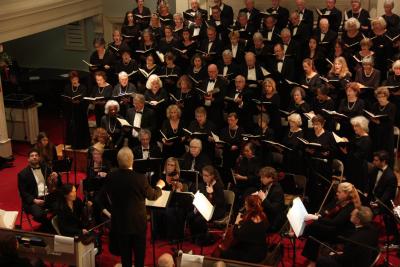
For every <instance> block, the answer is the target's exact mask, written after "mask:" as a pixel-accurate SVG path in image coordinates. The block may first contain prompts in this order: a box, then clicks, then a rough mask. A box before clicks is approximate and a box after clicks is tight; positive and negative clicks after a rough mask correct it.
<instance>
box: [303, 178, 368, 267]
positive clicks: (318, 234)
mask: <svg viewBox="0 0 400 267" xmlns="http://www.w3.org/2000/svg"><path fill="white" fill-rule="evenodd" d="M336 198H337V201H336V204H335V206H334V207H333V208H332V209H330V210H329V211H326V212H324V213H322V214H320V215H319V216H317V215H314V214H309V215H308V216H306V219H307V220H313V222H312V223H311V224H308V225H307V226H306V228H305V229H304V233H303V236H304V237H308V236H313V237H314V238H316V239H317V240H319V241H322V242H326V241H329V242H335V240H336V237H337V236H338V235H341V236H345V237H348V236H349V235H350V234H352V233H353V232H354V225H353V224H352V223H351V222H350V216H351V212H352V211H353V210H354V209H355V208H359V207H360V206H361V202H360V197H359V195H358V192H357V190H356V188H355V187H354V185H352V184H351V183H348V182H344V183H340V184H339V185H338V187H337V192H336ZM318 248H319V243H317V242H316V241H314V240H313V239H311V238H308V239H307V240H306V243H305V245H304V248H303V252H302V255H303V256H304V257H306V258H307V259H308V260H309V264H308V267H313V266H315V261H316V260H317V257H318Z"/></svg>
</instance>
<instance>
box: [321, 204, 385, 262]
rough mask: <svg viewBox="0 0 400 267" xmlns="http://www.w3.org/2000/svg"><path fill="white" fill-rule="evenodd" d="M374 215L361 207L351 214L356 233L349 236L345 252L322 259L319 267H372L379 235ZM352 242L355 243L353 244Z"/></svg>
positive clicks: (368, 209)
mask: <svg viewBox="0 0 400 267" xmlns="http://www.w3.org/2000/svg"><path fill="white" fill-rule="evenodd" d="M372 217H373V213H372V211H371V209H370V208H368V207H365V206H361V207H359V208H356V209H354V210H353V211H352V212H351V217H350V221H351V222H352V223H353V224H354V226H355V228H356V231H355V232H354V233H353V234H352V235H350V236H349V238H348V239H349V241H348V242H346V243H345V245H344V248H343V252H342V253H340V254H335V255H333V256H325V257H320V258H318V260H317V266H318V267H341V266H343V267H344V266H354V267H355V266H371V264H372V263H373V262H374V260H375V257H376V255H377V254H378V252H377V251H374V250H372V249H370V248H367V247H363V246H362V245H365V246H369V247H372V248H376V249H377V250H378V249H379V248H378V237H379V233H378V231H377V229H376V228H375V227H374V226H373V224H372V223H371V222H372ZM351 241H354V243H352V242H351ZM357 243H358V244H360V245H357Z"/></svg>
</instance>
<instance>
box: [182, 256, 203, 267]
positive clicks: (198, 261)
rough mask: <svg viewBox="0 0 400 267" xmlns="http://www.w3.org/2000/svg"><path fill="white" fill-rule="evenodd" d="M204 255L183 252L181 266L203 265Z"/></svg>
mask: <svg viewBox="0 0 400 267" xmlns="http://www.w3.org/2000/svg"><path fill="white" fill-rule="evenodd" d="M203 261H204V256H202V255H192V254H187V253H183V254H182V258H181V267H202V266H203Z"/></svg>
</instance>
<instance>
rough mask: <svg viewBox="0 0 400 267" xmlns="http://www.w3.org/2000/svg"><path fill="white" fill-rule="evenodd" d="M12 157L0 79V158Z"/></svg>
mask: <svg viewBox="0 0 400 267" xmlns="http://www.w3.org/2000/svg"><path fill="white" fill-rule="evenodd" d="M11 155H12V150H11V139H10V138H8V133H7V122H6V112H5V109H4V98H3V87H2V85H1V79H0V156H2V157H8V156H11Z"/></svg>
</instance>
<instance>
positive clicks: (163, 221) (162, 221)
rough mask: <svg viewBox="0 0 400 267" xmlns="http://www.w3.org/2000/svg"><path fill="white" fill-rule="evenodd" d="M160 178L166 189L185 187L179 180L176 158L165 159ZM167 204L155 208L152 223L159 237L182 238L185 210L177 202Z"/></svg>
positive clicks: (175, 190) (171, 239) (181, 189)
mask: <svg viewBox="0 0 400 267" xmlns="http://www.w3.org/2000/svg"><path fill="white" fill-rule="evenodd" d="M161 178H162V179H163V180H164V182H165V188H164V190H166V191H172V192H184V191H185V187H186V189H187V186H186V185H184V183H182V182H181V181H180V168H179V162H178V160H177V159H176V158H173V157H170V158H168V159H167V160H166V161H165V164H164V171H163V173H162V175H161ZM174 204H175V205H173V206H171V205H169V206H168V207H167V208H166V209H165V210H156V211H155V212H154V215H155V217H154V224H155V231H156V234H157V235H159V236H160V237H166V238H167V239H168V240H170V241H171V242H174V241H175V240H182V239H183V233H184V224H185V216H186V212H187V211H186V212H185V211H184V210H183V209H182V208H181V207H180V206H179V203H174Z"/></svg>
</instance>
